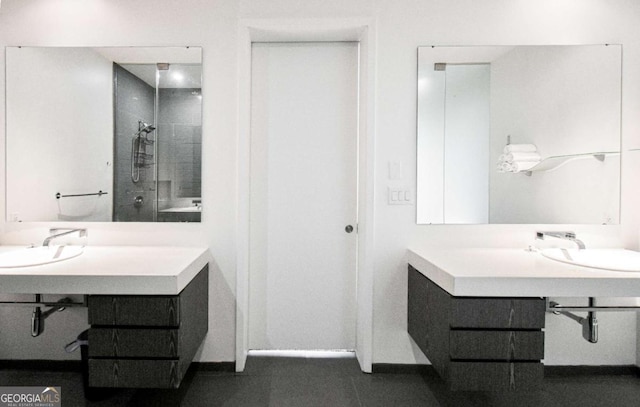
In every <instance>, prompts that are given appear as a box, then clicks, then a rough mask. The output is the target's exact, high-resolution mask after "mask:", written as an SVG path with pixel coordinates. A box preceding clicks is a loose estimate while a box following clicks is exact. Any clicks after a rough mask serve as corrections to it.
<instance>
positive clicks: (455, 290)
mask: <svg viewBox="0 0 640 407" xmlns="http://www.w3.org/2000/svg"><path fill="white" fill-rule="evenodd" d="M408 261H409V264H411V265H412V266H413V267H414V268H416V269H417V270H418V271H420V272H421V273H422V274H424V275H425V276H426V277H428V278H429V279H430V280H431V281H433V282H435V283H436V284H438V285H439V286H440V287H442V288H443V289H444V290H446V291H447V292H448V293H449V294H451V295H454V296H462V297H473V296H479V297H640V272H623V271H608V270H599V269H594V268H588V267H581V266H574V265H570V264H566V263H561V262H558V261H555V260H551V259H548V258H546V257H544V256H542V255H541V254H540V253H537V252H530V251H526V250H524V249H487V248H465V249H442V248H411V249H409V251H408Z"/></svg>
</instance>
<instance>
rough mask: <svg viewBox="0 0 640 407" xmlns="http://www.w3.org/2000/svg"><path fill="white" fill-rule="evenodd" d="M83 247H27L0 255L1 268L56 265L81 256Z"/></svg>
mask: <svg viewBox="0 0 640 407" xmlns="http://www.w3.org/2000/svg"><path fill="white" fill-rule="evenodd" d="M83 250H84V248H83V247H82V246H48V247H45V246H40V247H27V248H24V249H19V250H14V251H11V252H7V253H2V254H0V268H12V267H29V266H39V265H41V264H49V263H55V262H58V261H63V260H69V259H71V258H74V257H76V256H80V255H81V254H82V252H83Z"/></svg>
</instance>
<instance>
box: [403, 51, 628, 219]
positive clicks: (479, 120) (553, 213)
mask: <svg viewBox="0 0 640 407" xmlns="http://www.w3.org/2000/svg"><path fill="white" fill-rule="evenodd" d="M620 109H621V46H619V45H576V46H508V47H507V46H491V47H483V46H477V47H420V48H418V110H417V111H418V115H417V121H418V122H417V194H416V195H417V196H416V198H417V202H416V203H417V222H418V223H420V224H487V223H497V224H509V223H513V224H526V223H538V224H553V223H575V224H616V223H619V206H620V139H621V133H620ZM508 144H510V147H507V148H505V147H506V146H507V145H508ZM520 145H526V146H527V148H525V149H524V150H523V151H524V153H521V152H517V153H515V155H516V159H518V158H522V159H524V160H534V158H532V157H533V156H536V157H537V158H535V160H536V161H535V162H519V163H518V162H516V163H515V164H516V165H515V166H513V167H509V166H507V167H505V165H504V164H505V161H508V160H510V159H513V155H511V156H509V155H508V153H510V152H511V150H515V151H517V150H518V147H519V146H520ZM532 150H533V151H534V153H533V154H532V153H531V151H532ZM518 154H520V156H518ZM523 154H524V155H523ZM527 154H529V155H527ZM505 157H507V158H505ZM511 163H512V164H513V162H511ZM518 164H520V165H518ZM525 164H526V165H525ZM505 168H506V170H505Z"/></svg>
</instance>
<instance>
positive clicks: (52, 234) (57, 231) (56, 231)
mask: <svg viewBox="0 0 640 407" xmlns="http://www.w3.org/2000/svg"><path fill="white" fill-rule="evenodd" d="M76 232H77V233H78V235H79V236H80V237H86V236H87V235H88V234H89V232H87V229H84V228H79V229H64V228H53V229H49V237H47V238H46V239H44V242H42V245H43V246H45V247H47V246H49V243H50V242H51V241H52V240H53V239H55V238H57V237H60V236H65V235H70V234H71V233H76Z"/></svg>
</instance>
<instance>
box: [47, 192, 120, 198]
mask: <svg viewBox="0 0 640 407" xmlns="http://www.w3.org/2000/svg"><path fill="white" fill-rule="evenodd" d="M107 194H108V192H102V190H100V191H98V192H93V193H90V194H69V195H62V194H61V193H60V192H57V193H56V199H60V198H71V197H76V196H92V195H98V196H102V195H107Z"/></svg>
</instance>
